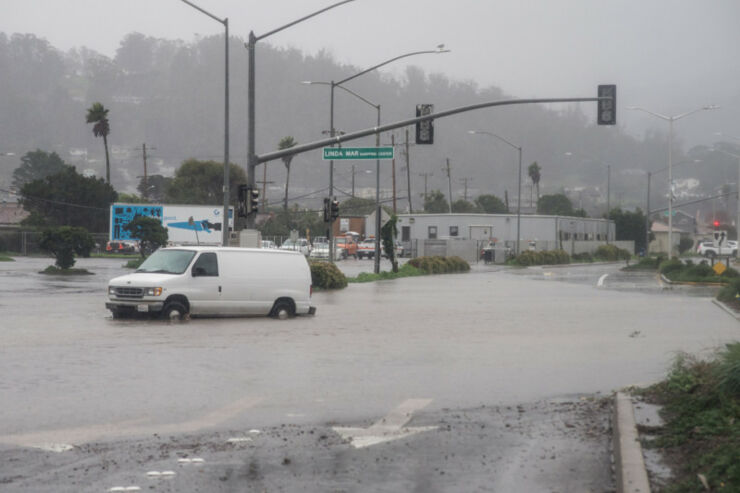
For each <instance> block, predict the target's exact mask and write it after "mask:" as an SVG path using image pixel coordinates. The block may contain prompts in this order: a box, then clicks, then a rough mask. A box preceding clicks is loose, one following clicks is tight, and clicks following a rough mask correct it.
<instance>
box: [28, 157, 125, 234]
mask: <svg viewBox="0 0 740 493" xmlns="http://www.w3.org/2000/svg"><path fill="white" fill-rule="evenodd" d="M20 195H21V199H20V202H21V204H22V205H23V208H24V209H26V210H27V211H28V212H30V215H29V217H27V218H26V219H24V220H23V222H22V224H24V225H28V226H36V227H54V226H80V227H85V228H87V229H88V230H89V231H94V232H98V233H101V232H107V231H108V220H109V217H110V206H111V204H112V203H113V202H115V201H116V199H117V197H118V194H117V193H116V191H115V190H114V189H113V187H111V186H110V185H109V184H107V183H105V182H104V181H103V180H102V179H100V178H95V177H85V176H82V175H81V174H79V173H77V171H76V170H75V168H74V166H66V165H65V166H64V167H63V168H62V170H61V171H59V172H58V173H55V174H53V175H49V176H47V177H46V178H44V179H43V180H34V181H32V182H30V183H26V184H25V185H24V186H23V188H21V190H20Z"/></svg>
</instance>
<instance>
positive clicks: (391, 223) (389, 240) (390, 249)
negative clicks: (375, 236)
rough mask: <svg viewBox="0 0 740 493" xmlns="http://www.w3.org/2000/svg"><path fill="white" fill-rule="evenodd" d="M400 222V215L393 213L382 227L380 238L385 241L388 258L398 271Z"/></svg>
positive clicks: (395, 270)
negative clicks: (397, 240) (397, 224)
mask: <svg viewBox="0 0 740 493" xmlns="http://www.w3.org/2000/svg"><path fill="white" fill-rule="evenodd" d="M397 222H398V216H396V215H395V214H393V215H391V218H390V219H389V220H388V221H387V222H386V223H385V224H384V225H383V226H382V227H381V228H380V239H381V241H382V242H383V251H384V252H385V256H386V257H388V260H390V261H391V265H392V266H393V272H398V261H397V260H396V250H395V248H396V237H397V236H398V228H397V227H396V223H397Z"/></svg>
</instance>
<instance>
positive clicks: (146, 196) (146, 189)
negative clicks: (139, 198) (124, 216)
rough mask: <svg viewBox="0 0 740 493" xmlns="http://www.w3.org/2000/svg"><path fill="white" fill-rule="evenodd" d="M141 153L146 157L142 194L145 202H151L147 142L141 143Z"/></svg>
mask: <svg viewBox="0 0 740 493" xmlns="http://www.w3.org/2000/svg"><path fill="white" fill-rule="evenodd" d="M141 155H142V157H143V159H144V192H143V193H142V195H143V196H144V202H149V182H148V176H147V171H146V143H143V144H141Z"/></svg>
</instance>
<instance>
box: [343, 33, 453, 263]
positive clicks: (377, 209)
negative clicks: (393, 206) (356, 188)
mask: <svg viewBox="0 0 740 493" xmlns="http://www.w3.org/2000/svg"><path fill="white" fill-rule="evenodd" d="M449 52H450V50H445V49H444V45H443V44H441V45H437V49H436V50H422V51H412V52H410V53H405V54H403V55H399V56H397V57H393V58H390V59H388V60H386V61H384V62H381V63H378V64H377V65H373V66H372V67H370V68H367V69H365V70H362V71H360V72H357V73H356V74H354V75H351V76H349V77H345V78H344V79H342V80H340V81H339V82H335V81H331V82H330V83H329V86H330V87H331V93H330V98H329V132H330V135H331V137H334V88H335V87H337V86H341V85H342V84H344V83H345V82H349V81H351V80H352V79H356V78H357V77H360V76H362V75H365V74H367V73H368V72H372V71H374V70H377V69H379V68H380V67H383V66H385V65H388V64H389V63H392V62H395V61H396V60H400V59H402V58H407V57H410V56H415V55H426V54H440V53H449ZM378 127H380V114H379V113H378ZM375 143H376V146H378V147H379V146H380V134H379V133H377V132H376V133H375ZM375 187H376V188H375V259H374V260H375V268H374V272H375V273H376V274H378V273H379V272H380V160H378V161H377V162H376V166H375ZM333 195H334V160H330V161H329V196H333ZM329 231H330V232H331V225H330V227H329ZM331 245H332V242H331V236H330V237H329V248H331Z"/></svg>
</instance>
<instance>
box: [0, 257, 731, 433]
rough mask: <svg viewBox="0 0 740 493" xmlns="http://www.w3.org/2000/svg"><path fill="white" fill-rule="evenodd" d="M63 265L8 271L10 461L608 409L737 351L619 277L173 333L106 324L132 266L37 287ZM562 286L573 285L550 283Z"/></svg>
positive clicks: (367, 297)
mask: <svg viewBox="0 0 740 493" xmlns="http://www.w3.org/2000/svg"><path fill="white" fill-rule="evenodd" d="M351 262H352V261H351ZM354 262H360V261H354ZM51 263H52V260H51V259H28V258H19V259H18V260H17V261H16V262H11V263H0V315H1V318H0V324H1V325H2V329H1V330H0V375H2V379H1V380H0V401H2V402H3V406H2V409H0V447H8V446H9V447H17V446H22V447H28V446H39V445H40V444H49V443H52V444H71V445H74V446H77V445H80V444H84V443H89V442H94V441H99V440H112V439H132V438H135V437H145V436H152V435H154V434H158V435H161V434H172V435H177V434H183V433H196V432H201V431H202V430H224V429H230V430H234V429H244V430H249V429H253V428H257V429H259V428H263V427H270V426H281V425H286V424H289V425H291V426H299V427H300V426H309V425H311V424H316V423H343V424H345V425H347V426H353V425H354V424H356V423H357V424H359V423H368V422H370V423H372V422H373V421H374V420H376V419H378V417H383V416H385V415H386V414H387V413H388V412H389V410H392V409H394V408H396V407H397V406H398V405H399V403H403V402H405V401H407V400H409V399H415V398H424V399H426V400H428V401H429V404H428V405H427V406H426V407H425V408H424V409H423V411H420V413H422V414H420V415H423V413H440V412H442V411H443V410H444V409H470V408H475V407H477V406H511V405H516V404H518V403H528V402H535V401H541V400H549V399H552V398H556V397H559V396H564V395H577V394H583V393H589V394H591V393H595V392H601V393H604V394H607V393H609V392H611V391H612V390H614V389H617V388H620V387H624V386H627V385H633V384H645V383H650V382H654V381H657V380H659V379H661V378H662V377H663V376H664V374H665V372H666V368H667V366H668V365H669V363H670V361H671V359H672V357H673V356H674V355H675V354H676V352H677V351H682V350H684V351H691V352H694V353H695V352H701V351H709V350H712V349H713V348H715V347H717V346H719V345H720V344H722V343H724V342H727V341H731V340H736V339H737V338H738V335H740V325H738V323H737V322H736V321H735V320H734V319H733V318H731V317H729V316H728V315H727V314H725V313H724V312H722V311H721V310H719V309H718V308H717V307H716V306H714V305H713V304H712V303H711V302H710V300H709V299H708V298H704V297H694V296H687V295H684V294H682V293H673V294H669V295H666V294H665V293H664V292H663V291H662V290H659V289H655V290H651V289H642V290H634V291H630V290H625V289H608V287H609V283H610V278H612V279H617V278H619V273H618V268H619V267H620V266H614V265H601V266H588V267H583V268H581V267H574V266H571V267H568V268H566V269H568V270H560V271H558V272H559V274H550V275H549V276H546V275H545V272H555V269H552V270H537V269H522V270H519V269H517V270H512V269H503V270H502V269H501V268H499V267H495V266H491V267H490V268H489V267H482V266H479V267H475V268H474V269H473V271H472V272H471V273H469V274H459V275H458V274H456V275H444V276H429V277H420V278H406V279H400V280H396V281H383V282H375V283H367V284H351V285H350V286H349V287H348V288H347V289H345V290H342V291H339V292H317V293H314V297H313V299H314V304H315V305H316V306H317V307H318V311H317V314H316V316H315V317H299V318H296V319H292V320H287V321H277V320H272V319H268V318H238V319H194V320H190V321H186V322H183V323H170V322H162V321H158V320H123V321H121V320H113V319H112V318H111V316H110V313H109V312H108V311H107V310H106V309H105V307H104V303H105V289H106V285H107V281H108V280H109V279H110V278H111V277H114V276H116V275H120V274H123V273H125V272H126V270H125V269H123V268H122V266H121V265H122V262H121V261H120V260H110V259H80V260H78V263H77V265H76V267H81V268H86V269H88V270H90V271H92V272H94V273H95V274H94V275H92V276H79V277H78V276H76V277H73V278H49V277H48V276H44V275H41V274H38V273H37V272H38V271H40V270H42V269H43V268H45V267H46V266H47V265H50V264H51ZM365 263H367V262H365ZM367 264H368V265H371V264H370V263H367ZM357 265H358V264H351V263H348V264H346V266H347V268H360V267H356V266H357ZM370 269H372V267H371V266H370ZM566 273H568V274H567V275H566ZM604 274H607V275H608V276H607V277H606V278H604V280H603V282H602V285H601V286H597V284H598V282H599V279H602V276H603V275H604ZM564 277H570V278H571V281H572V280H573V279H575V281H573V282H571V281H563V282H542V281H543V280H544V281H552V280H554V279H557V278H559V279H561V280H562V279H563V278H564ZM640 282H643V281H639V282H638V284H639V283H640ZM651 282H652V280H651V279H645V280H644V283H645V285H646V286H647V285H650V283H651Z"/></svg>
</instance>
